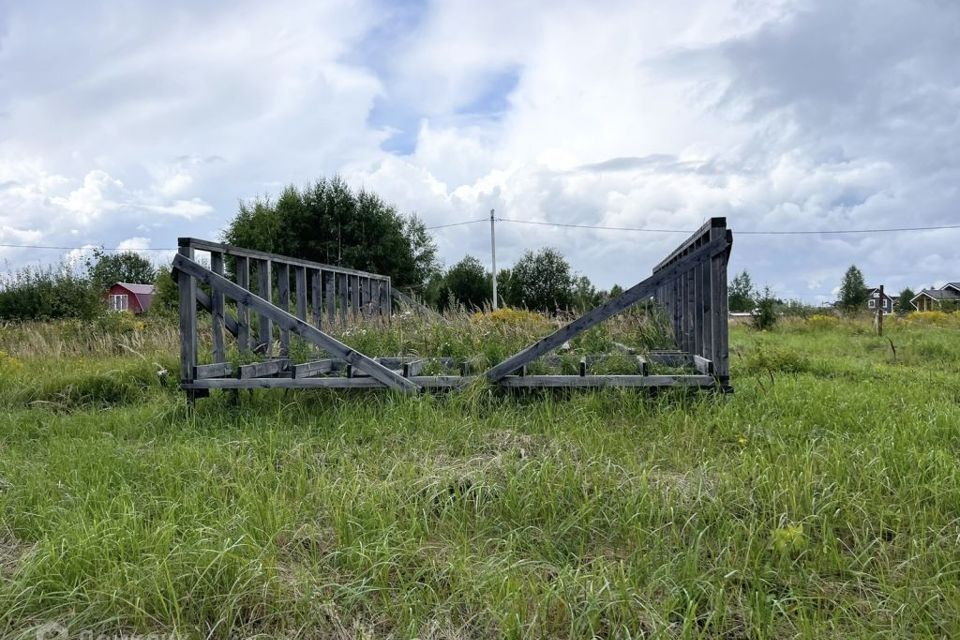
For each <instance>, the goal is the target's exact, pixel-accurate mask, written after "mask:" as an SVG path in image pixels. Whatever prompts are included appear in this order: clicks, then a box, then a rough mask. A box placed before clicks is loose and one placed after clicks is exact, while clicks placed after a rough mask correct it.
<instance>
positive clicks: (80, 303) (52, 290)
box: [0, 266, 106, 320]
mask: <svg viewBox="0 0 960 640" xmlns="http://www.w3.org/2000/svg"><path fill="white" fill-rule="evenodd" d="M105 310H106V305H105V304H104V301H103V291H102V290H100V289H97V288H96V287H94V286H92V284H91V282H90V280H89V279H88V278H84V277H82V276H80V275H78V274H77V273H75V272H74V271H73V270H72V269H69V268H67V267H64V266H61V267H59V268H54V267H47V268H46V269H33V268H26V269H23V270H21V271H18V272H16V273H14V274H12V275H10V276H9V277H7V278H6V279H5V280H4V281H3V282H2V283H0V318H2V319H4V320H44V319H48V318H82V319H91V318H94V317H95V316H97V315H98V314H100V313H103V312H104V311H105Z"/></svg>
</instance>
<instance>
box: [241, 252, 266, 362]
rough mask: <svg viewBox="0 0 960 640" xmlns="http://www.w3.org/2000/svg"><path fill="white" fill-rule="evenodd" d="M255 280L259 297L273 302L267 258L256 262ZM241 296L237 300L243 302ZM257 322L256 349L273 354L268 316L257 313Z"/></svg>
mask: <svg viewBox="0 0 960 640" xmlns="http://www.w3.org/2000/svg"><path fill="white" fill-rule="evenodd" d="M257 282H258V283H259V292H260V298H261V299H262V300H267V301H269V302H270V304H271V305H272V304H273V273H272V268H271V265H270V261H269V260H261V261H260V262H259V263H257ZM242 298H243V296H239V297H237V298H236V300H237V302H238V303H240V302H243V300H242ZM257 324H258V325H259V326H258V327H257V346H256V350H257V351H259V352H261V353H263V354H264V355H267V356H270V355H273V325H272V324H271V321H270V316H269V315H267V314H264V313H262V312H261V313H260V314H259V315H258V320H257Z"/></svg>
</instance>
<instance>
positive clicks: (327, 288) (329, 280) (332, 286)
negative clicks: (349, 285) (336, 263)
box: [323, 271, 337, 327]
mask: <svg viewBox="0 0 960 640" xmlns="http://www.w3.org/2000/svg"><path fill="white" fill-rule="evenodd" d="M323 289H324V293H325V294H326V296H327V323H328V324H329V325H330V327H333V325H334V323H335V322H336V320H335V318H336V313H337V285H336V277H335V274H334V273H333V271H324V272H323Z"/></svg>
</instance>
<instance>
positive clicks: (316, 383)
mask: <svg viewBox="0 0 960 640" xmlns="http://www.w3.org/2000/svg"><path fill="white" fill-rule="evenodd" d="M475 379H476V378H475V377H469V376H468V377H462V376H413V377H411V378H410V379H409V380H408V381H407V382H409V383H410V384H411V385H415V386H416V387H417V388H423V389H456V388H458V387H463V386H465V385H468V384H470V383H471V382H473V381H474V380H475ZM183 388H184V389H383V388H384V386H383V385H382V384H380V383H379V382H378V381H377V380H375V379H374V378H370V377H364V378H343V377H339V376H336V377H329V378H245V379H242V380H241V379H238V378H209V379H204V380H194V381H193V382H192V383H190V384H188V385H184V387H183Z"/></svg>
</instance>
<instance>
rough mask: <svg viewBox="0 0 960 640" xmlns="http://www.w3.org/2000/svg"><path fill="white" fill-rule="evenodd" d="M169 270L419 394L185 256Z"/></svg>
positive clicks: (390, 373) (388, 382) (386, 371)
mask: <svg viewBox="0 0 960 640" xmlns="http://www.w3.org/2000/svg"><path fill="white" fill-rule="evenodd" d="M173 270H174V271H182V272H184V273H186V274H188V275H190V276H192V277H194V278H196V279H197V280H199V281H200V282H203V283H204V284H207V285H209V286H210V287H211V288H213V289H214V290H217V291H220V292H222V293H223V294H225V295H227V296H230V297H231V298H233V299H234V300H236V301H237V302H239V303H241V304H244V305H247V307H249V308H251V309H255V310H256V312H257V313H259V314H261V315H262V316H264V317H267V318H269V319H271V320H273V321H274V322H276V323H277V326H279V327H280V328H281V329H287V330H289V331H292V332H293V333H296V334H297V335H299V336H300V337H302V338H303V339H305V340H307V341H308V342H312V343H313V344H315V345H317V346H319V347H320V348H322V349H324V350H325V351H327V352H328V353H330V354H332V355H334V356H336V357H338V358H341V359H343V360H345V361H347V362H348V363H350V364H352V365H353V366H354V367H356V368H357V369H358V370H360V371H363V372H364V373H368V374H370V377H371V378H373V379H375V380H377V381H378V382H380V383H382V384H383V385H384V386H386V387H389V388H391V389H397V390H400V391H419V390H420V387H419V386H418V385H417V384H415V383H413V382H411V381H410V380H408V379H406V378H404V377H403V376H401V375H400V374H398V373H395V372H393V371H391V370H390V369H388V368H386V367H385V366H383V365H382V364H380V363H378V362H374V361H373V359H371V358H368V357H367V356H365V355H363V354H362V353H360V352H359V351H355V350H354V349H352V348H350V347H349V346H347V345H345V344H343V343H342V342H340V341H339V340H337V339H336V338H334V337H332V336H330V335H328V334H326V333H324V332H323V331H320V330H319V329H317V328H315V327H312V326H310V325H309V324H307V323H306V322H304V321H303V320H300V319H299V318H297V317H296V316H293V315H291V314H289V313H287V312H285V311H283V310H282V309H280V308H279V307H276V306H274V305H272V304H270V303H269V302H267V301H266V300H264V299H263V298H261V297H259V296H257V295H255V294H253V293H251V292H249V291H247V290H246V289H244V288H243V287H241V286H240V285H238V284H235V283H233V282H231V281H230V280H228V279H226V278H225V277H223V276H221V275H217V274H216V273H214V272H212V271H210V270H209V269H206V268H205V267H203V266H201V265H199V264H197V263H196V262H194V261H193V260H191V259H189V258H187V257H186V256H183V255H180V254H178V255H177V256H176V257H175V258H174V260H173Z"/></svg>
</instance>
